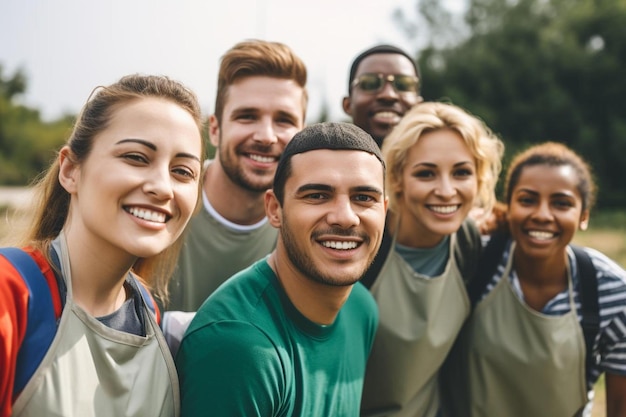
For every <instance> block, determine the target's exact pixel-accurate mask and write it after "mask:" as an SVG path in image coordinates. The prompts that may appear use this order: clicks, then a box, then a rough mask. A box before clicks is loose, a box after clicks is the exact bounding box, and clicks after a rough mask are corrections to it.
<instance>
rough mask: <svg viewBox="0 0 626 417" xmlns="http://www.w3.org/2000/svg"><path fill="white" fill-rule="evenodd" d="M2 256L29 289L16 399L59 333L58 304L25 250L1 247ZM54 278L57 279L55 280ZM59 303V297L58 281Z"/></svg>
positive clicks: (33, 260) (57, 299)
mask: <svg viewBox="0 0 626 417" xmlns="http://www.w3.org/2000/svg"><path fill="white" fill-rule="evenodd" d="M0 255H2V256H3V257H4V258H6V259H7V260H8V261H9V262H10V263H11V264H12V265H13V267H14V268H15V270H16V271H17V272H18V273H19V274H20V276H21V277H22V279H23V280H24V283H25V284H26V287H27V288H28V297H29V298H28V310H27V314H28V317H27V323H26V333H25V335H24V339H23V341H22V344H21V345H20V348H19V351H18V354H17V364H16V373H15V382H14V386H13V394H14V397H15V395H17V393H19V392H21V391H22V389H23V388H24V386H26V383H27V382H28V381H29V380H30V378H31V376H32V375H33V373H34V372H35V370H36V369H37V367H38V366H39V364H40V363H41V360H42V359H43V357H44V355H45V354H46V352H47V351H48V348H49V347H50V344H51V343H52V340H53V339H54V335H55V334H56V330H57V321H56V318H57V316H56V314H55V302H54V300H53V296H52V292H51V287H50V285H49V282H48V279H46V277H45V276H44V274H43V273H42V271H41V269H40V265H39V264H38V263H37V262H35V259H33V257H32V256H31V255H29V254H28V253H26V252H25V251H23V250H22V249H18V248H0ZM53 279H54V278H53ZM54 288H55V289H56V291H55V292H56V301H57V303H58V305H60V297H59V294H58V287H57V285H56V280H54Z"/></svg>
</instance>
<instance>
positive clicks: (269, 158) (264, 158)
mask: <svg viewBox="0 0 626 417" xmlns="http://www.w3.org/2000/svg"><path fill="white" fill-rule="evenodd" d="M249 156H250V159H252V160H254V161H257V162H263V163H266V164H267V163H270V162H274V161H276V158H274V157H272V156H263V155H255V154H250V155H249Z"/></svg>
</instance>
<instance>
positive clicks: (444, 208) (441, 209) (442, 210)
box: [429, 206, 459, 214]
mask: <svg viewBox="0 0 626 417" xmlns="http://www.w3.org/2000/svg"><path fill="white" fill-rule="evenodd" d="M429 208H430V209H431V210H432V211H436V212H437V213H441V214H450V213H454V212H455V211H457V210H458V208H459V206H429Z"/></svg>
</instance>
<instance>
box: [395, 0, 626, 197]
mask: <svg viewBox="0 0 626 417" xmlns="http://www.w3.org/2000/svg"><path fill="white" fill-rule="evenodd" d="M468 1H469V3H468V7H467V9H466V11H465V13H464V14H463V16H460V21H459V20H455V15H454V14H452V13H451V12H449V11H448V10H446V9H445V8H444V7H443V6H442V5H441V4H440V2H439V1H438V0H421V1H418V3H417V12H418V13H417V14H418V16H420V20H419V22H418V23H415V22H414V21H410V20H409V19H407V18H406V17H403V15H402V14H401V12H397V14H396V18H397V19H398V22H399V23H401V24H404V26H405V28H406V30H407V31H408V34H409V35H416V34H418V33H419V32H422V31H424V33H426V34H427V37H428V39H427V46H426V47H425V48H423V49H422V50H421V51H420V53H419V56H418V61H419V63H420V67H421V71H422V78H423V80H424V83H423V90H422V95H423V96H424V99H425V100H442V101H449V102H452V103H454V104H457V105H460V106H462V107H464V108H466V109H468V110H469V111H471V112H472V113H473V114H475V115H477V116H479V117H480V118H482V119H483V120H484V121H485V122H486V123H487V124H488V125H489V126H490V127H491V129H492V130H493V131H494V132H496V133H497V134H499V136H500V137H501V138H502V140H503V141H504V142H505V144H506V147H507V150H506V158H505V167H506V164H507V162H508V161H509V160H510V158H511V157H512V156H513V155H514V154H515V153H516V152H517V151H519V150H521V149H522V148H524V147H526V146H528V145H530V144H532V143H537V142H543V141H547V140H553V141H559V142H563V143H566V144H567V145H568V146H570V147H572V148H573V149H574V150H576V151H577V152H579V153H580V154H581V155H582V156H583V157H584V158H586V160H587V161H588V162H589V163H590V165H591V166H592V168H593V169H594V171H595V175H596V180H597V182H598V185H599V199H598V208H617V207H622V208H624V207H626V187H625V186H624V185H623V183H622V181H623V179H624V178H626V105H625V104H624V100H625V99H626V0H517V1H512V0H468ZM456 18H457V19H459V16H456ZM500 191H501V190H500Z"/></svg>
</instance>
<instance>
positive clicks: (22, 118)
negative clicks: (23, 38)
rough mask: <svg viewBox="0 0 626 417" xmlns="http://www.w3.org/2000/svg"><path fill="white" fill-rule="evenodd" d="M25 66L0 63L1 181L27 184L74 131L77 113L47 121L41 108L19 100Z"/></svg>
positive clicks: (24, 80) (47, 163)
mask: <svg viewBox="0 0 626 417" xmlns="http://www.w3.org/2000/svg"><path fill="white" fill-rule="evenodd" d="M26 84H27V80H26V77H25V76H24V74H23V72H22V71H21V70H18V71H16V73H15V74H13V75H12V76H5V75H4V72H3V68H2V65H0V184H2V185H25V184H27V183H29V182H31V181H32V180H33V179H34V178H35V177H36V176H37V175H38V174H39V173H40V172H41V171H43V170H44V169H45V168H46V167H47V166H48V165H49V163H50V161H51V159H53V158H54V156H55V151H56V150H57V149H59V148H60V146H61V145H62V144H63V143H64V142H65V139H66V138H67V137H68V136H69V134H70V129H71V126H72V123H73V116H65V117H63V118H61V119H59V120H56V121H53V122H43V121H42V120H41V117H40V114H39V111H38V110H35V109H30V108H28V107H26V106H23V105H20V104H18V103H17V99H18V98H19V96H20V95H21V94H23V93H24V92H25V91H26Z"/></svg>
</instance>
